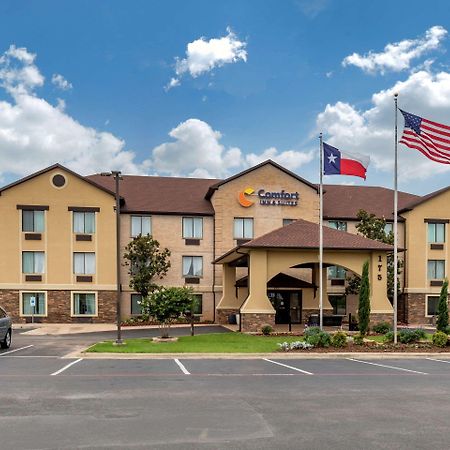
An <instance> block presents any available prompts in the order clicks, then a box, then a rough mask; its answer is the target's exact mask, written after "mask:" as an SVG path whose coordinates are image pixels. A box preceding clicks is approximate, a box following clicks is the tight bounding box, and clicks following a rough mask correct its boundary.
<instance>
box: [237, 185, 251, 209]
mask: <svg viewBox="0 0 450 450" xmlns="http://www.w3.org/2000/svg"><path fill="white" fill-rule="evenodd" d="M254 193H255V190H254V189H253V188H251V187H248V188H246V189H244V190H243V191H242V192H239V195H238V202H239V204H240V205H241V206H243V207H244V208H248V207H250V206H252V205H253V203H254V202H252V201H251V200H248V199H247V195H252V194H254Z"/></svg>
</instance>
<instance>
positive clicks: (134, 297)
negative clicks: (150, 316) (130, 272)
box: [131, 294, 142, 315]
mask: <svg viewBox="0 0 450 450" xmlns="http://www.w3.org/2000/svg"><path fill="white" fill-rule="evenodd" d="M141 301H142V295H141V294H131V314H135V315H139V314H142V305H141Z"/></svg>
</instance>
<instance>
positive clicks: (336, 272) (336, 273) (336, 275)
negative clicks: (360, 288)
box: [328, 266, 345, 280]
mask: <svg viewBox="0 0 450 450" xmlns="http://www.w3.org/2000/svg"><path fill="white" fill-rule="evenodd" d="M328 278H329V279H339V280H342V279H345V269H344V268H343V267H341V266H331V267H328Z"/></svg>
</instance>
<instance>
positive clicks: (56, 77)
mask: <svg viewBox="0 0 450 450" xmlns="http://www.w3.org/2000/svg"><path fill="white" fill-rule="evenodd" d="M52 83H53V84H54V85H55V86H56V87H57V88H59V89H61V90H63V91H68V90H69V89H72V87H73V86H72V83H69V82H68V81H67V80H66V79H65V78H64V77H63V76H62V75H60V74H59V73H54V74H53V76H52Z"/></svg>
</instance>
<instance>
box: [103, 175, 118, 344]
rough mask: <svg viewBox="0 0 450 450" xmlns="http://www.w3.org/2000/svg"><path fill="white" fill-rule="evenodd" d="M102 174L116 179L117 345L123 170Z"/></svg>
mask: <svg viewBox="0 0 450 450" xmlns="http://www.w3.org/2000/svg"><path fill="white" fill-rule="evenodd" d="M100 175H102V176H105V177H113V178H114V180H115V195H116V279H117V292H116V309H117V338H116V342H115V343H116V345H122V344H123V340H122V314H121V308H120V306H121V301H120V297H121V291H122V286H121V282H120V195H119V187H120V186H119V182H120V180H121V176H120V175H121V172H120V171H118V170H112V171H111V172H102V173H101V174H100Z"/></svg>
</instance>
